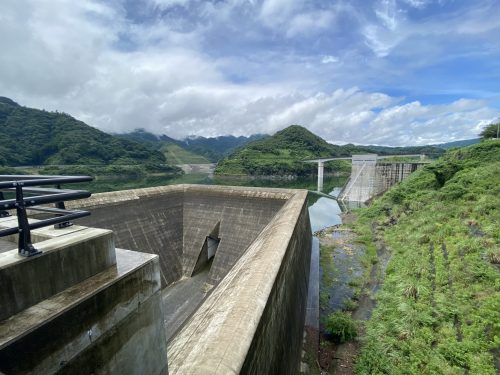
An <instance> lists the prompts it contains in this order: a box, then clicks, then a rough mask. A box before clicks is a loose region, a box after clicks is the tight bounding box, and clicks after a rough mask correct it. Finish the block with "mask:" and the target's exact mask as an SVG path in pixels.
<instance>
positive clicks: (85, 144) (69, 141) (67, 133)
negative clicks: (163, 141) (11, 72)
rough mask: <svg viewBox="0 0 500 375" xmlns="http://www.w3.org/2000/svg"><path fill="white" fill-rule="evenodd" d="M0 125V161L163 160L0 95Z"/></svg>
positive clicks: (135, 144)
mask: <svg viewBox="0 0 500 375" xmlns="http://www.w3.org/2000/svg"><path fill="white" fill-rule="evenodd" d="M0 129H1V132H0V165H10V166H19V165H42V164H87V165H88V164H91V165H105V164H115V165H116V164H120V165H124V164H129V165H130V164H142V163H149V164H161V163H165V157H164V156H163V154H162V153H161V152H159V151H155V150H151V149H150V148H148V147H146V146H144V145H143V144H141V143H138V142H135V141H131V140H127V139H122V138H118V137H115V136H112V135H110V134H107V133H104V132H102V131H100V130H98V129H95V128H93V127H91V126H89V125H87V124H85V123H84V122H82V121H78V120H76V119H75V118H73V117H71V116H70V115H68V114H65V113H60V112H47V111H44V110H38V109H33V108H27V107H23V106H20V105H19V104H17V103H16V102H14V101H13V100H11V99H9V98H5V97H0Z"/></svg>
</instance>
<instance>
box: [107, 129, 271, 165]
mask: <svg viewBox="0 0 500 375" xmlns="http://www.w3.org/2000/svg"><path fill="white" fill-rule="evenodd" d="M117 136H118V137H120V138H124V139H129V140H134V141H136V142H140V143H142V144H143V145H145V146H146V147H148V148H150V149H153V150H160V151H162V152H163V153H164V154H165V157H166V158H167V160H168V161H169V163H174V164H203V163H215V162H217V161H219V160H220V159H222V158H223V157H224V156H226V155H227V154H229V153H230V152H232V151H233V150H235V149H236V148H238V147H241V146H243V145H245V144H246V143H248V142H251V141H255V140H257V139H261V138H264V137H267V136H265V135H262V134H255V135H251V136H250V137H243V136H241V137H235V136H232V135H226V136H220V137H215V138H205V137H188V138H185V139H183V140H177V139H173V138H170V137H168V136H166V135H160V136H157V135H155V134H152V133H149V132H147V131H146V130H144V129H136V130H134V131H133V132H130V133H125V134H117Z"/></svg>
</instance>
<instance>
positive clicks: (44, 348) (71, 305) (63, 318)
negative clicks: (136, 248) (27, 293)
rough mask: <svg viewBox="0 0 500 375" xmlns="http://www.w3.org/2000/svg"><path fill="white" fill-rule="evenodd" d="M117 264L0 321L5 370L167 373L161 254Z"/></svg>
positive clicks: (128, 256) (132, 255) (126, 256)
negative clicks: (159, 258) (159, 256)
mask: <svg viewBox="0 0 500 375" xmlns="http://www.w3.org/2000/svg"><path fill="white" fill-rule="evenodd" d="M116 254H117V264H116V265H115V266H112V267H109V268H107V269H106V270H104V271H103V272H100V273H99V274H97V275H94V276H92V277H90V278H88V279H86V280H85V281H83V282H81V283H78V284H76V285H73V286H71V287H69V288H67V289H65V290H64V291H62V292H60V293H58V294H56V295H54V296H52V297H50V298H47V299H45V300H43V301H41V302H39V303H38V304H36V305H33V306H31V307H29V308H27V309H25V310H24V311H22V312H20V313H18V314H16V315H14V316H12V317H11V318H10V319H7V320H3V321H1V322H0V372H3V373H5V374H17V373H23V374H50V373H65V374H66V373H67V374H91V373H94V374H110V373H116V374H117V373H120V374H166V373H167V368H166V360H165V359H166V351H165V332H164V329H163V324H162V311H161V298H160V297H161V293H160V285H161V283H160V277H159V263H158V257H156V256H154V255H149V254H143V253H137V252H130V251H126V250H119V249H117V250H116Z"/></svg>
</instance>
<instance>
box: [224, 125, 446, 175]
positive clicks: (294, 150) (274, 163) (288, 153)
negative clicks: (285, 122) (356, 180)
mask: <svg viewBox="0 0 500 375" xmlns="http://www.w3.org/2000/svg"><path fill="white" fill-rule="evenodd" d="M356 153H357V154H361V153H378V154H381V155H389V154H417V153H426V154H432V155H440V154H442V153H443V150H441V149H438V148H435V147H429V146H427V147H382V146H355V145H351V144H348V145H344V146H337V145H332V144H330V143H327V142H326V141H325V140H324V139H322V138H320V137H318V136H316V135H315V134H313V133H311V132H310V131H309V130H307V129H305V128H303V127H302V126H299V125H292V126H289V127H288V128H286V129H283V130H281V131H279V132H277V133H276V134H275V135H273V136H272V137H268V138H264V139H261V140H258V141H255V142H251V143H248V144H247V145H246V146H244V147H241V148H239V149H238V150H236V151H235V152H234V153H232V154H231V155H229V156H227V157H226V158H224V159H223V160H221V161H219V163H218V164H217V167H216V169H215V174H219V175H251V176H269V175H281V176H287V175H293V176H305V175H310V174H313V173H315V171H316V169H317V165H316V164H314V163H304V162H303V161H304V160H308V159H317V158H334V157H348V156H351V155H352V154H356ZM350 170H351V165H350V162H349V161H345V160H338V161H331V162H328V163H326V164H325V171H326V172H338V173H349V172H350Z"/></svg>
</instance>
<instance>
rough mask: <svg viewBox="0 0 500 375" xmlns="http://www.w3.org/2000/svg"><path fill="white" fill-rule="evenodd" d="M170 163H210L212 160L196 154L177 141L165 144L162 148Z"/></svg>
mask: <svg viewBox="0 0 500 375" xmlns="http://www.w3.org/2000/svg"><path fill="white" fill-rule="evenodd" d="M160 151H162V152H163V154H164V155H165V157H166V158H167V162H168V163H170V164H208V163H210V161H209V160H208V159H206V158H205V157H203V156H201V155H197V154H194V153H192V152H190V151H188V150H186V149H184V148H182V147H180V146H179V145H176V144H175V143H170V144H165V145H163V146H162V147H161V148H160Z"/></svg>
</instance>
